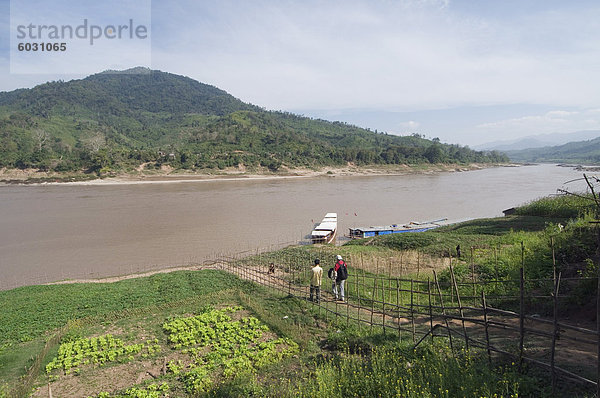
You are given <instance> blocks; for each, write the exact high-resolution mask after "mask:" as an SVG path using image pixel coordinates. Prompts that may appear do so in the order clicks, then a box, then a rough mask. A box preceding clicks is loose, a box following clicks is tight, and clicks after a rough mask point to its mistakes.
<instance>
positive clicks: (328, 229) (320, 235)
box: [310, 213, 337, 243]
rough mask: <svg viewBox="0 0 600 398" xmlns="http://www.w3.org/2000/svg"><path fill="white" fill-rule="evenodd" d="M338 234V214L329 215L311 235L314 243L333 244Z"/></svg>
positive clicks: (326, 215)
mask: <svg viewBox="0 0 600 398" xmlns="http://www.w3.org/2000/svg"><path fill="white" fill-rule="evenodd" d="M336 233H337V213H327V214H325V217H323V220H321V222H320V223H319V225H317V226H316V227H315V229H314V230H313V231H312V232H311V234H310V240H311V242H312V243H331V242H333V241H334V240H335V235H336Z"/></svg>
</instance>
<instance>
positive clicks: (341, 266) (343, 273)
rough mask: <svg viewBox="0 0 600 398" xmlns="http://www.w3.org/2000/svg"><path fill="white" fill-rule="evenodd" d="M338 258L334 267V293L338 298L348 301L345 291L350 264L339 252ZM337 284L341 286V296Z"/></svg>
mask: <svg viewBox="0 0 600 398" xmlns="http://www.w3.org/2000/svg"><path fill="white" fill-rule="evenodd" d="M336 259H337V261H336V263H335V267H334V268H333V270H334V271H333V273H334V280H333V294H334V296H335V299H336V300H339V299H341V300H342V301H346V300H345V298H346V297H345V292H344V284H345V282H346V279H348V266H347V265H346V263H345V262H344V260H343V259H342V256H340V255H339V254H338V255H337V257H336ZM337 286H339V287H340V294H339V296H338V289H337Z"/></svg>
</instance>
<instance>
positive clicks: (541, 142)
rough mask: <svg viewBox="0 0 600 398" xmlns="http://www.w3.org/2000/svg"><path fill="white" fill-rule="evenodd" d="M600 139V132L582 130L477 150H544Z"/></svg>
mask: <svg viewBox="0 0 600 398" xmlns="http://www.w3.org/2000/svg"><path fill="white" fill-rule="evenodd" d="M596 137H600V130H582V131H576V132H573V133H551V134H539V135H531V136H527V137H523V138H519V139H516V140H505V141H494V142H489V143H486V144H482V145H476V146H474V147H473V148H474V149H476V150H480V151H481V150H496V151H514V150H522V149H531V148H543V147H549V146H557V145H563V144H567V143H569V142H577V141H585V140H591V139H594V138H596Z"/></svg>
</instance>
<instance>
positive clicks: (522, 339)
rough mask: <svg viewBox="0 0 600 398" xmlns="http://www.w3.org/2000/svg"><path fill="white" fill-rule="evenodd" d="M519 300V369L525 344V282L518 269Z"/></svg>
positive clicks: (521, 272) (521, 270) (521, 271)
mask: <svg viewBox="0 0 600 398" xmlns="http://www.w3.org/2000/svg"><path fill="white" fill-rule="evenodd" d="M520 274H521V281H520V293H521V294H520V298H519V369H521V366H522V365H523V351H524V342H525V308H524V307H525V281H524V276H523V268H521V269H520Z"/></svg>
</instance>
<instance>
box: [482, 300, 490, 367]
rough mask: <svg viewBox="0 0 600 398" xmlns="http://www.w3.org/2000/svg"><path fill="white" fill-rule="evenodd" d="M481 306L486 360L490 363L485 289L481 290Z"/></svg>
mask: <svg viewBox="0 0 600 398" xmlns="http://www.w3.org/2000/svg"><path fill="white" fill-rule="evenodd" d="M481 306H482V307H483V326H484V328H485V343H486V347H487V353H488V361H489V362H490V365H491V364H492V350H491V349H490V334H489V332H488V318H487V305H486V304H485V291H483V290H482V291H481Z"/></svg>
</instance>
